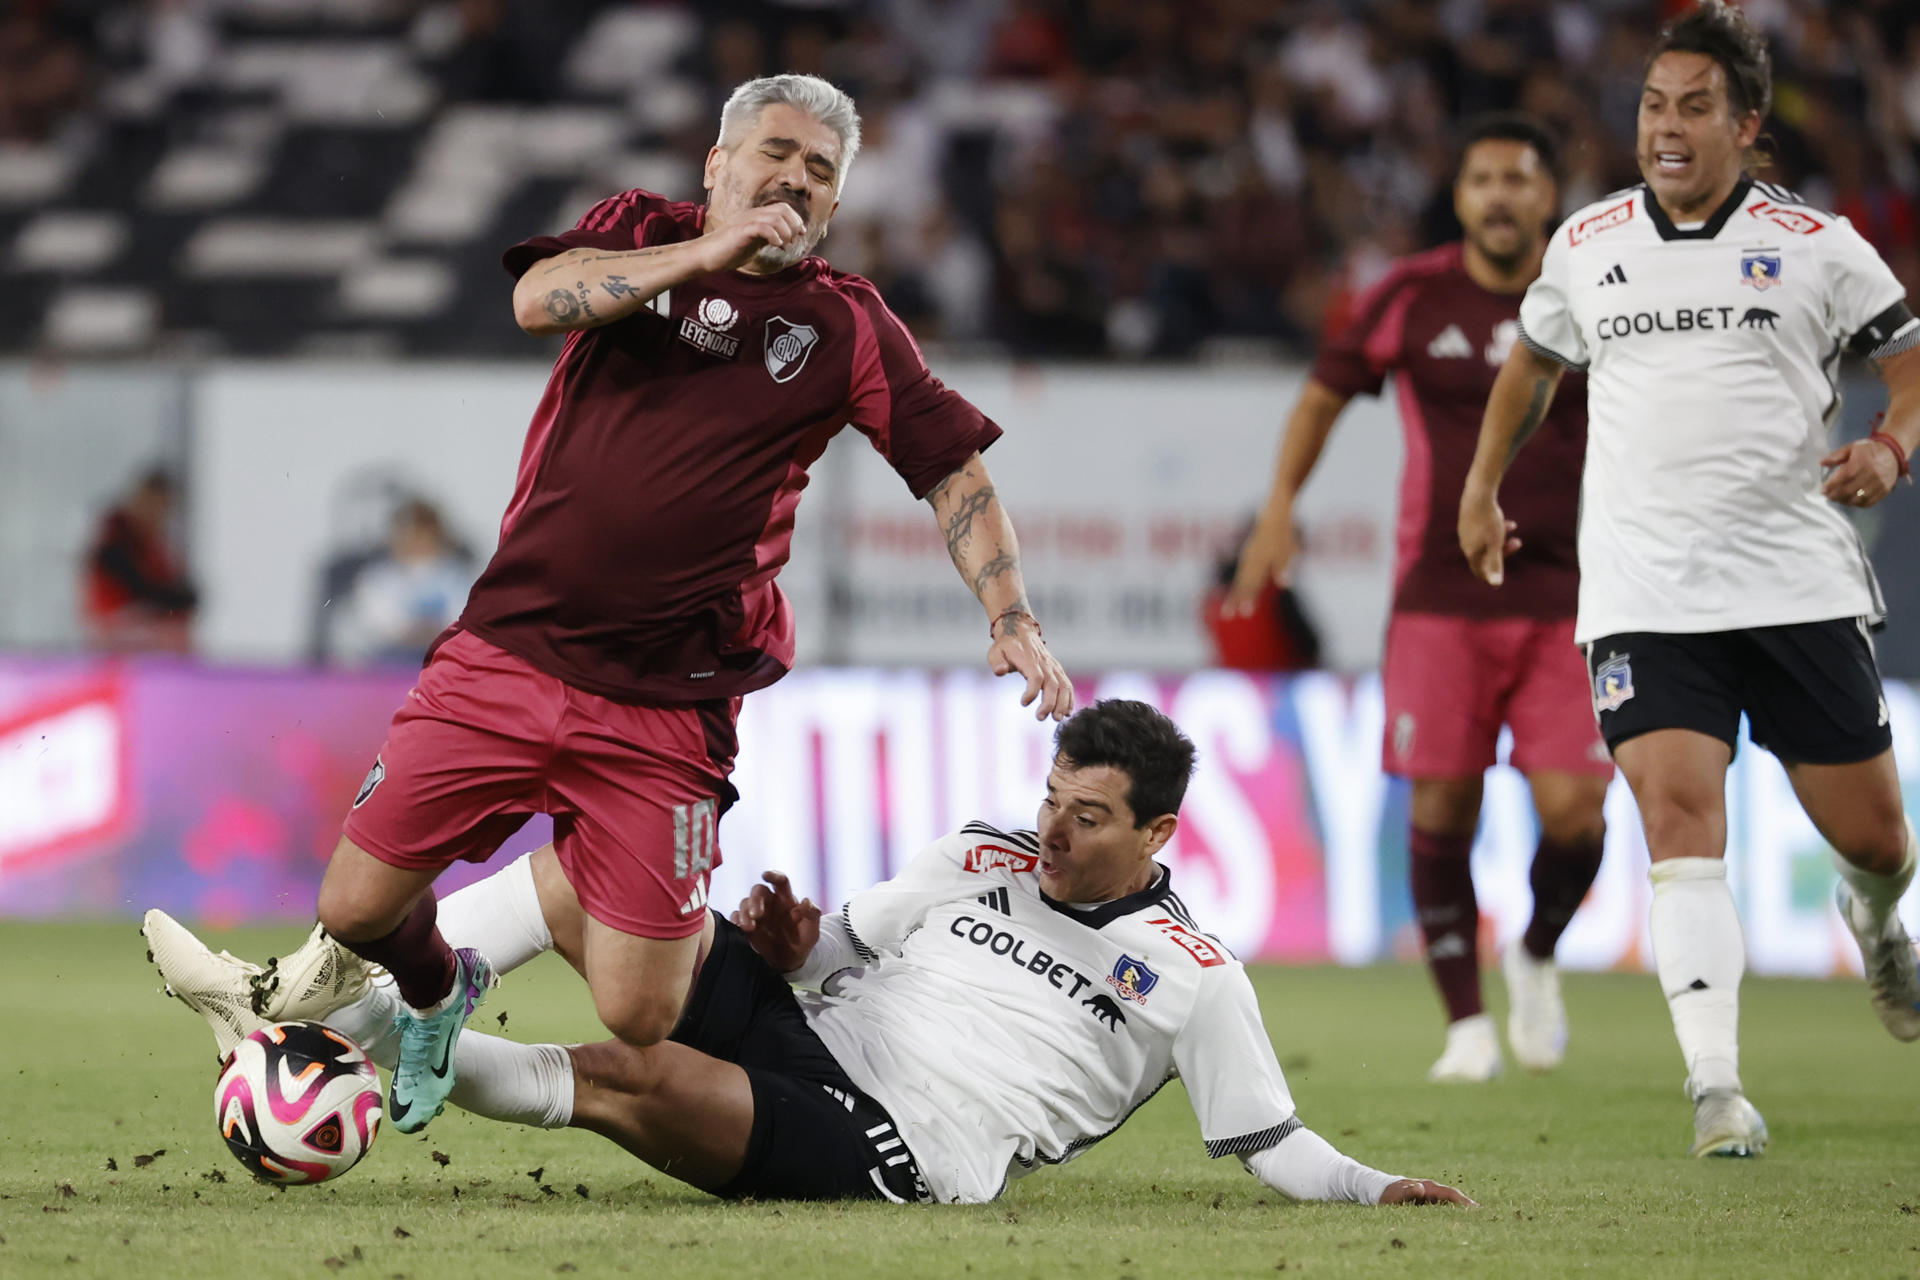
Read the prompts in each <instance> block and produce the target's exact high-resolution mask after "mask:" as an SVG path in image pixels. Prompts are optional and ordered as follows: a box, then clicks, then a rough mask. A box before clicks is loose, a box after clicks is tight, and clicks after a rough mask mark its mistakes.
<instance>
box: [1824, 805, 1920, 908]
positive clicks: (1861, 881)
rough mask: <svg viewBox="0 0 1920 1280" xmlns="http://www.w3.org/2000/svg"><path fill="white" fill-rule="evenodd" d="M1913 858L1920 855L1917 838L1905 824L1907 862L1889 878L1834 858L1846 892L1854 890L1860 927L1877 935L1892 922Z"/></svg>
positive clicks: (1910, 877)
mask: <svg viewBox="0 0 1920 1280" xmlns="http://www.w3.org/2000/svg"><path fill="white" fill-rule="evenodd" d="M1916 855H1920V837H1916V836H1915V835H1914V831H1913V822H1912V820H1911V819H1909V820H1908V821H1907V858H1906V861H1905V862H1903V863H1902V864H1901V865H1900V869H1899V870H1898V871H1896V872H1894V873H1893V874H1892V875H1890V876H1882V875H1875V874H1874V873H1873V872H1871V871H1865V870H1862V869H1861V868H1859V867H1856V866H1854V865H1853V864H1852V863H1851V862H1848V861H1847V860H1846V859H1845V858H1843V857H1841V856H1840V855H1839V854H1837V853H1836V854H1834V855H1833V864H1834V866H1836V867H1837V868H1839V870H1840V878H1841V879H1842V880H1845V881H1846V882H1847V888H1849V889H1851V890H1853V900H1854V903H1855V904H1856V910H1855V913H1854V914H1855V919H1856V920H1858V921H1859V922H1860V924H1861V925H1862V926H1865V927H1869V928H1872V929H1874V930H1876V931H1878V930H1881V929H1884V928H1886V927H1887V924H1888V922H1889V921H1891V920H1893V919H1894V913H1895V911H1896V910H1898V908H1899V906H1900V896H1901V895H1902V894H1904V893H1905V892H1906V891H1907V886H1908V885H1910V884H1912V883H1913V868H1914V861H1915V857H1916Z"/></svg>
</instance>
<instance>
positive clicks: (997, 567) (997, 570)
mask: <svg viewBox="0 0 1920 1280" xmlns="http://www.w3.org/2000/svg"><path fill="white" fill-rule="evenodd" d="M1018 572H1020V558H1019V557H1018V556H1015V555H1013V554H1011V553H1009V552H1005V551H1002V552H1001V553H1000V554H999V555H997V556H995V557H994V558H993V559H991V560H989V561H987V562H986V563H985V564H983V565H981V566H980V571H979V572H978V573H976V574H974V575H973V582H972V584H971V585H972V586H973V594H975V595H976V596H977V595H980V594H982V593H984V592H985V591H986V589H987V584H988V583H989V582H992V581H993V580H994V579H996V578H1004V577H1006V576H1007V575H1008V574H1010V573H1018ZM1023 603H1024V602H1023Z"/></svg>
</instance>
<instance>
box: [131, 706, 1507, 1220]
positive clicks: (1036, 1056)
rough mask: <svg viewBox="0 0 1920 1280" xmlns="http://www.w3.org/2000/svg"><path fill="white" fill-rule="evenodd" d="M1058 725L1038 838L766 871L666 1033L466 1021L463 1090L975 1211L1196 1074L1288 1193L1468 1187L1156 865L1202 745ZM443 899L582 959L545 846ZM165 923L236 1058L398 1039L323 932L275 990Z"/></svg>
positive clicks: (830, 1188) (778, 1174)
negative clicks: (1373, 1103) (1373, 1138)
mask: <svg viewBox="0 0 1920 1280" xmlns="http://www.w3.org/2000/svg"><path fill="white" fill-rule="evenodd" d="M1055 745H1056V751H1055V755H1054V760H1053V768H1052V771H1051V773H1050V774H1049V775H1048V779H1047V792H1046V798H1045V799H1044V800H1043V801H1042V802H1041V804H1040V815H1039V821H1038V823H1037V830H1036V831H1000V830H996V829H995V828H993V827H990V826H987V825H985V824H983V823H969V824H968V825H967V826H966V827H964V828H962V829H961V830H960V831H958V832H956V833H954V834H953V835H950V836H948V837H946V838H945V839H942V840H940V841H937V842H936V843H934V844H933V845H931V846H929V847H928V848H927V849H926V850H925V851H924V852H922V853H921V854H919V855H918V856H917V857H915V858H914V859H913V860H912V861H911V862H909V863H908V864H907V865H906V866H905V867H903V868H902V869H901V871H900V874H899V875H897V876H895V877H894V878H893V879H891V880H888V881H886V882H885V883H883V884H879V885H876V886H874V887H873V888H871V889H868V890H866V891H865V892H863V893H858V894H855V895H854V896H853V898H852V899H851V900H849V901H848V902H847V904H846V906H845V907H843V908H842V909H841V910H840V911H838V912H835V913H834V914H832V915H830V916H825V917H823V916H822V915H821V912H820V910H819V909H818V908H817V907H815V906H813V904H812V903H811V902H805V901H800V902H796V901H795V900H794V897H793V893H792V891H791V889H790V888H789V887H788V886H787V882H786V880H785V878H784V877H782V876H779V875H774V874H769V875H768V876H767V877H766V879H767V881H768V885H762V886H758V887H756V888H755V890H754V892H753V895H752V896H751V897H750V898H749V899H748V900H747V901H746V902H744V903H742V904H741V908H740V910H739V911H738V912H736V913H735V914H734V922H733V923H729V922H727V921H724V920H718V918H717V917H716V928H717V935H716V940H715V946H714V949H713V952H712V954H711V955H709V956H708V957H707V960H706V963H705V964H704V965H703V966H702V968H701V971H700V977H699V982H698V985H697V987H696V989H695V991H694V993H693V996H692V999H691V1001H690V1002H689V1004H688V1009H687V1016H686V1018H685V1020H684V1021H683V1022H682V1023H681V1024H680V1025H679V1027H678V1028H677V1029H676V1030H675V1031H674V1034H673V1036H672V1038H671V1039H670V1040H668V1041H666V1042H664V1043H660V1044H655V1045H651V1046H647V1047H640V1046H636V1045H632V1044H624V1043H622V1042H620V1041H617V1040H614V1041H608V1042H606V1043H604V1044H595V1045H575V1046H571V1047H561V1046H559V1045H521V1044H515V1043H513V1042H511V1041H507V1040H502V1039H497V1038H495V1037H491V1036H487V1035H485V1034H484V1033H482V1032H479V1031H470V1032H468V1033H467V1034H466V1035H464V1036H463V1037H462V1038H461V1039H460V1041H459V1043H458V1045H457V1046H456V1047H455V1050H454V1052H455V1055H456V1057H458V1059H459V1073H458V1075H459V1080H458V1083H457V1084H456V1085H455V1086H454V1091H453V1101H454V1102H455V1104H456V1105H459V1106H462V1107H465V1108H467V1109H469V1110H472V1111H474V1112H476V1113H478V1114H481V1115H485V1116H488V1117H491V1118H494V1119H501V1120H511V1121H517V1122H519V1123H523V1124H532V1125H541V1126H545V1127H548V1128H559V1127H563V1126H567V1125H572V1126H573V1127H576V1128H581V1129H587V1130H591V1131H592V1132H595V1133H599V1134H602V1135H604V1136H606V1137H608V1138H610V1139H612V1140H613V1141H615V1142H617V1143H619V1144H620V1145H621V1146H622V1147H624V1148H626V1149H627V1150H628V1151H631V1152H632V1153H633V1154H634V1155H636V1156H638V1157H639V1158H640V1159H642V1160H644V1161H646V1162H647V1163H648V1164H650V1165H652V1166H653V1167H655V1168H657V1169H659V1170H661V1171H662V1172H665V1173H669V1174H671V1175H672V1176H673V1177H675V1178H678V1179H680V1180H681V1181H683V1182H687V1183H690V1184H691V1185H693V1186H695V1187H699V1188H701V1189H702V1190H706V1191H710V1192H713V1193H714V1194H715V1195H720V1196H726V1197H729V1198H741V1197H746V1196H754V1197H758V1198H763V1199H764V1198H783V1199H843V1198H867V1199H886V1200H892V1201H923V1200H925V1201H938V1202H943V1203H973V1202H980V1201H986V1200H992V1199H993V1198H995V1197H996V1196H998V1195H999V1194H1000V1193H1001V1192H1002V1191H1003V1190H1004V1189H1005V1188H1006V1185H1007V1183H1008V1182H1009V1181H1010V1180H1012V1179H1014V1178H1019V1177H1022V1176H1024V1175H1026V1174H1028V1173H1031V1172H1032V1171H1033V1170H1035V1169H1037V1168H1040V1167H1042V1166H1044V1165H1053V1164H1061V1163H1064V1162H1066V1161H1068V1160H1072V1159H1074V1158H1075V1157H1077V1156H1080V1155H1082V1154H1084V1153H1085V1152H1086V1151H1088V1150H1089V1149H1091V1148H1092V1147H1093V1145H1094V1144H1095V1143H1097V1142H1099V1141H1100V1140H1101V1139H1102V1138H1105V1137H1106V1136H1107V1135H1108V1134H1110V1133H1112V1132H1113V1131H1114V1130H1115V1129H1117V1128H1118V1127H1119V1126H1120V1125H1121V1124H1122V1123H1123V1122H1124V1121H1125V1120H1126V1119H1127V1117H1128V1116H1130V1115H1132V1114H1133V1112H1134V1110H1135V1109H1136V1108H1137V1107H1139V1106H1140V1105H1141V1104H1142V1103H1144V1102H1146V1101H1147V1099H1149V1098H1151V1097H1152V1096H1153V1095H1154V1094H1155V1093H1157V1092H1158V1091H1159V1090H1160V1088H1161V1087H1162V1086H1163V1085H1165V1084H1167V1083H1168V1082H1169V1081H1171V1080H1173V1079H1175V1078H1176V1077H1177V1078H1178V1079H1179V1080H1181V1082H1182V1083H1183V1084H1184V1085H1185V1086H1186V1094H1187V1097H1188V1099H1189V1100H1190V1101H1191V1102H1192V1104H1193V1109H1194V1114H1195V1116H1196V1117H1197V1118H1198V1120H1199V1122H1200V1136H1201V1137H1202V1138H1203V1139H1204V1140H1205V1142H1206V1148H1207V1153H1208V1154H1209V1155H1210V1156H1214V1157H1216V1158H1217V1157H1220V1156H1225V1155H1234V1156H1237V1157H1239V1158H1240V1160H1241V1161H1242V1163H1243V1164H1245V1166H1246V1167H1247V1169H1248V1170H1249V1171H1250V1172H1251V1173H1253V1174H1254V1176H1256V1177H1257V1178H1259V1179H1260V1180H1261V1181H1262V1182H1264V1183H1266V1184H1267V1185H1268V1186H1270V1187H1273V1188H1274V1189H1276V1190H1278V1191H1281V1192H1283V1193H1285V1194H1287V1195H1289V1196H1292V1197H1295V1198H1298V1199H1310V1200H1348V1201H1358V1202H1360V1203H1365V1204H1399V1203H1421V1204H1432V1203H1453V1204H1469V1203H1471V1201H1468V1200H1467V1199H1466V1197H1465V1196H1463V1195H1461V1194H1460V1193H1459V1192H1458V1191H1455V1190H1453V1189H1452V1188H1451V1187H1446V1186H1442V1185H1441V1184H1439V1183H1435V1182H1429V1181H1426V1180H1423V1179H1417V1178H1399V1177H1396V1176H1394V1175H1392V1174H1388V1173H1381V1172H1379V1171H1378V1170H1375V1169H1370V1168H1368V1167H1367V1166H1365V1165H1363V1164H1360V1163H1359V1162H1358V1161H1355V1160H1351V1159H1349V1158H1348V1157H1346V1156H1343V1155H1341V1154H1340V1153H1339V1152H1338V1151H1336V1150H1334V1148H1333V1147H1332V1146H1331V1145H1329V1144H1328V1143H1327V1142H1326V1141H1325V1140H1323V1139H1322V1138H1320V1137H1319V1136H1318V1135H1317V1134H1315V1133H1314V1132H1313V1131H1312V1130H1310V1129H1307V1128H1306V1127H1304V1125H1303V1122H1302V1120H1301V1118H1300V1116H1299V1115H1298V1114H1297V1113H1296V1111H1295V1108H1294V1104H1293V1098H1292V1095H1291V1093H1290V1092H1289V1091H1288V1088H1287V1082H1286V1079H1285V1077H1284V1076H1283V1075H1282V1073H1281V1070H1280V1064H1279V1062H1278V1061H1276V1059H1275V1057H1274V1052H1273V1045H1272V1042H1271V1041H1270V1040H1269V1039H1268V1036H1267V1032H1266V1029H1265V1027H1264V1026H1263V1025H1262V1024H1261V1019H1260V1006H1259V1004H1258V1002H1257V1001H1256V999H1255V997H1254V992H1253V987H1252V985H1251V984H1250V983H1249V982H1248V980H1247V976H1246V972H1245V971H1244V969H1242V967H1241V965H1240V962H1239V961H1238V960H1236V959H1234V958H1233V956H1232V955H1230V954H1229V953H1228V952H1227V949H1226V948H1225V947H1224V946H1223V945H1222V944H1221V943H1220V942H1219V940H1218V939H1216V938H1214V937H1213V936H1212V935H1210V934H1207V933H1204V932H1202V931H1201V930H1200V928H1199V926H1198V925H1196V924H1195V923H1194V921H1193V918H1192V917H1191V916H1190V915H1188V913H1187V909H1186V907H1185V906H1184V904H1182V902H1181V901H1180V898H1179V896H1178V895H1177V894H1176V893H1175V891H1174V887H1173V884H1172V880H1171V877H1170V876H1169V874H1168V872H1167V869H1166V868H1165V867H1164V866H1162V865H1161V864H1160V863H1158V862H1156V861H1155V860H1154V855H1155V854H1156V853H1158V852H1159V851H1160V850H1161V849H1163V848H1164V847H1165V846H1166V843H1167V841H1168V840H1169V839H1170V838H1171V837H1172V836H1173V833H1174V830H1175V828H1176V827H1177V826H1178V825H1179V819H1178V817H1177V816H1176V815H1177V813H1178V810H1179V808H1180V802H1181V799H1182V798H1183V796H1184V795H1185V792H1186V787H1187V780H1188V778H1189V776H1190V774H1191V772H1192V769H1193V761H1194V749H1193V744H1192V743H1191V742H1189V741H1188V740H1187V739H1186V737H1185V736H1184V735H1182V734H1181V733H1180V731H1179V729H1178V728H1176V727H1175V726H1174V724H1173V722H1172V721H1171V720H1168V719H1167V718H1166V717H1165V716H1163V715H1161V714H1160V713H1159V712H1157V711H1155V710H1154V709H1153V708H1151V707H1149V706H1147V705H1146V704H1144V703H1139V702H1122V701H1107V702H1102V703H1099V704H1096V705H1095V706H1093V707H1089V708H1087V709H1086V710H1084V711H1081V712H1080V713H1079V714H1077V715H1075V716H1074V717H1073V718H1072V719H1070V720H1068V721H1067V722H1066V723H1065V724H1064V725H1062V726H1061V727H1060V729H1059V731H1058V732H1057V734H1056V736H1055ZM769 885H770V886H771V887H770V888H769V887H768V886H769ZM443 918H444V920H445V922H446V928H447V931H448V935H449V937H452V938H454V939H456V940H457V941H459V942H460V943H461V944H462V945H469V946H472V947H474V948H475V949H476V950H478V951H479V952H481V953H482V954H484V955H485V956H486V957H487V958H488V960H489V962H490V963H491V964H493V965H494V966H495V967H496V968H498V969H499V970H500V971H502V972H504V971H506V970H508V969H512V968H514V967H516V966H518V965H520V964H524V963H525V962H526V961H527V960H530V959H532V958H533V957H534V956H535V955H537V954H539V953H540V952H541V951H544V950H547V949H549V948H552V949H557V950H558V951H560V952H561V954H563V955H564V956H566V958H567V959H568V960H569V961H570V962H572V963H573V964H574V965H575V966H576V967H577V966H579V965H581V964H582V963H583V960H584V956H583V953H582V937H581V934H582V924H583V921H584V916H583V914H582V911H581V906H580V903H579V902H578V900H577V899H576V898H575V897H574V895H573V892H572V887H571V886H570V885H569V883H568V881H567V878H566V877H565V876H564V875H562V874H561V873H560V869H559V867H558V864H557V862H556V860H555V858H554V856H553V853H552V850H551V849H542V850H539V851H537V852H535V853H533V854H529V855H528V856H527V857H526V858H524V859H522V860H520V861H518V862H515V863H514V864H512V865H511V866H509V867H508V868H506V869H505V870H503V871H500V872H498V873H496V874H495V875H493V876H491V877H489V878H488V879H486V880H483V881H481V882H480V883H479V884H476V885H473V886H471V887H469V888H467V889H463V890H461V891H460V892H458V893H455V894H453V895H451V896H450V897H449V898H448V899H447V902H446V903H445V912H444V917H443ZM147 934H148V937H149V938H150V939H151V940H152V941H153V944H154V958H155V960H156V961H157V963H158V964H159V966H160V971H161V975H162V976H163V977H164V978H166V980H167V985H168V989H169V991H171V992H172V993H173V994H175V995H177V996H179V997H181V998H182V999H183V1000H185V1001H186V1003H188V1004H189V1005H190V1006H192V1007H193V1008H194V1009H196V1010H197V1011H199V1012H200V1013H201V1014H202V1015H203V1016H205V1017H206V1019H207V1021H208V1023H209V1024H210V1025H211V1026H212V1027H213V1030H214V1035H215V1039H216V1042H217V1044H218V1046H219V1048H220V1050H221V1052H222V1053H225V1052H226V1051H227V1050H228V1049H230V1048H231V1046H232V1045H233V1044H234V1043H235V1042H236V1041H237V1040H239V1039H240V1038H241V1037H242V1036H244V1035H245V1034H246V1033H247V1032H248V1031H250V1030H252V1029H253V1028H255V1027H257V1026H259V1025H262V1023H263V1022H264V1021H267V1020H280V1019H286V1018H300V1017H325V1018H326V1019H327V1020H328V1022H329V1023H330V1024H331V1025H333V1026H334V1027H336V1028H337V1029H340V1030H342V1031H345V1032H346V1033H347V1034H349V1035H351V1036H354V1037H355V1038H356V1039H359V1040H361V1041H362V1042H363V1043H365V1044H366V1045H367V1047H368V1049H369V1052H371V1053H372V1054H374V1056H375V1058H376V1060H381V1061H391V1060H392V1057H393V1053H394V1049H393V1045H392V1035H391V1033H390V1032H389V1030H388V1028H389V1026H390V1024H391V1020H392V1015H393V1012H394V1009H395V1006H396V1004H397V1002H398V998H397V996H395V995H394V993H393V992H392V991H391V989H390V988H389V987H387V986H384V985H380V986H371V987H370V986H369V985H368V982H367V975H366V966H365V965H364V964H363V963H362V962H360V961H358V960H357V959H356V958H355V957H353V956H351V955H349V954H347V953H345V952H343V951H340V950H338V949H337V948H335V947H334V946H333V945H332V944H331V943H330V942H328V941H327V940H326V938H325V937H324V935H323V934H321V933H320V932H319V931H317V930H316V931H315V934H314V936H313V938H312V939H310V941H309V943H308V944H307V945H306V946H304V947H302V948H301V950H300V951H299V952H298V953H296V954H295V955H294V956H290V957H289V958H288V959H287V961H285V962H283V963H282V964H281V965H280V966H278V967H277V970H276V972H275V974H274V975H272V976H273V977H277V978H279V979H280V983H279V985H278V986H277V987H275V986H274V985H273V984H272V982H271V980H270V978H269V975H267V974H264V973H263V972H262V971H261V970H260V969H258V968H257V967H255V966H252V965H248V964H245V963H244V962H241V961H237V960H234V959H232V958H231V957H227V956H225V955H224V953H223V954H222V955H219V956H216V955H213V954H212V953H210V952H208V951H207V949H206V948H205V947H204V946H202V945H200V943H199V942H198V941H197V940H196V939H195V938H194V937H193V936H192V935H191V934H190V933H188V932H187V931H186V930H184V929H182V928H181V927H180V926H179V925H177V924H175V923H174V922H173V921H172V920H171V919H169V918H167V917H166V916H165V915H163V914H162V913H160V912H157V911H155V912H149V913H148V916H147ZM789 983H792V984H794V985H797V986H801V987H804V988H806V989H805V990H804V991H802V992H801V993H800V994H799V995H798V997H797V998H796V994H795V992H794V990H793V987H792V986H790V985H789ZM250 987H258V988H259V989H260V990H261V992H262V993H263V999H262V1000H261V1001H260V1002H259V1007H258V1009H256V1008H255V1007H254V1004H253V1002H252V1001H251V1000H250V998H249V988H250Z"/></svg>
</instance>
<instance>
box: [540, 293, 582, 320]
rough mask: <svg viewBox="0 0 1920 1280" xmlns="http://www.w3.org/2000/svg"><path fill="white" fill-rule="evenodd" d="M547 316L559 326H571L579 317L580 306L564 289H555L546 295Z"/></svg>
mask: <svg viewBox="0 0 1920 1280" xmlns="http://www.w3.org/2000/svg"><path fill="white" fill-rule="evenodd" d="M546 307H547V314H548V315H549V316H552V317H553V319H554V320H555V321H556V322H557V323H559V324H571V323H572V322H573V321H574V320H576V319H578V318H579V316H580V304H579V303H578V302H577V301H575V300H574V296H573V295H572V294H571V293H569V292H567V291H566V290H565V289H555V290H554V291H553V292H552V293H549V294H548V295H547V301H546Z"/></svg>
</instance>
